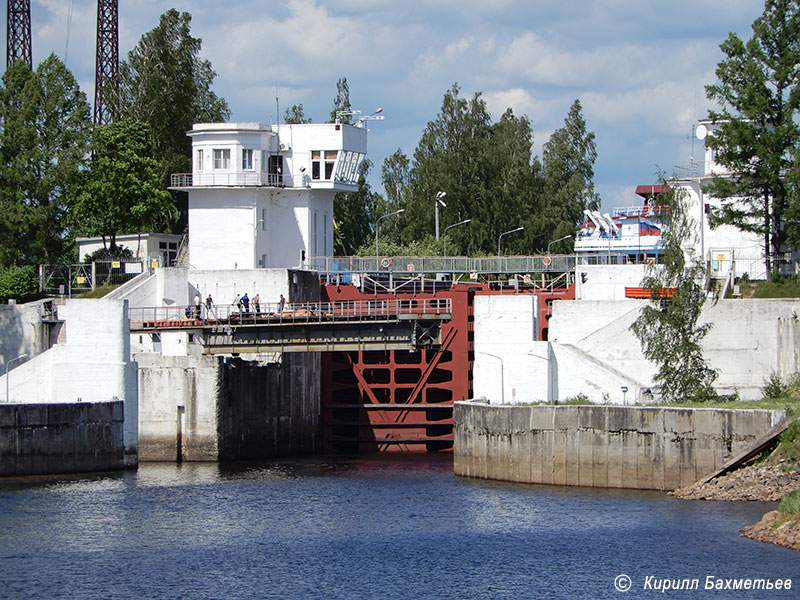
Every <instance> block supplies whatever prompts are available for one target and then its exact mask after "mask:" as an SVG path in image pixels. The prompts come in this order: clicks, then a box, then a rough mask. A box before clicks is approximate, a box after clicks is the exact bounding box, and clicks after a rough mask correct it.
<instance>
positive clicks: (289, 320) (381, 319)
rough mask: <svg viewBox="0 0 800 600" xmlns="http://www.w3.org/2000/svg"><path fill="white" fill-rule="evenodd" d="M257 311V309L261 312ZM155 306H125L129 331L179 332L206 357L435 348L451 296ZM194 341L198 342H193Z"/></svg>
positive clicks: (446, 315) (437, 346) (448, 310)
mask: <svg viewBox="0 0 800 600" xmlns="http://www.w3.org/2000/svg"><path fill="white" fill-rule="evenodd" d="M262 308H263V311H262V310H261V309H262ZM250 309H252V310H237V309H236V308H235V307H232V306H227V305H226V306H214V307H211V308H210V309H209V308H207V307H206V306H201V307H200V308H199V309H198V308H197V307H195V306H157V307H141V308H131V309H130V310H129V314H128V316H129V319H130V329H131V333H161V332H165V331H186V332H189V333H192V334H194V335H195V336H198V337H196V341H198V342H199V343H200V344H202V346H203V352H204V353H205V354H232V355H235V354H241V353H262V352H330V351H334V350H342V351H368V350H382V351H387V350H412V351H413V350H420V349H431V350H435V349H438V348H439V347H440V346H441V342H442V340H441V329H442V323H443V322H445V321H449V320H450V319H451V318H452V300H451V299H450V298H425V299H403V300H398V299H374V300H350V301H342V302H299V303H292V304H286V305H285V306H278V305H276V304H263V305H260V306H258V307H256V306H254V305H251V306H250ZM198 338H199V339H198Z"/></svg>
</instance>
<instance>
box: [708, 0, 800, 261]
mask: <svg viewBox="0 0 800 600" xmlns="http://www.w3.org/2000/svg"><path fill="white" fill-rule="evenodd" d="M720 48H721V49H722V51H723V53H724V54H725V56H726V58H725V59H724V60H722V61H721V62H720V63H719V65H718V66H717V70H716V75H717V79H718V83H716V84H715V85H709V86H707V87H706V95H707V96H708V98H709V99H710V100H715V101H716V102H718V103H719V104H720V105H721V106H722V109H721V110H720V111H712V112H710V117H711V118H712V119H713V120H714V121H715V122H716V123H717V124H718V128H717V129H716V130H715V131H714V134H713V135H712V136H709V138H708V139H707V140H706V144H707V145H709V146H710V147H711V148H713V149H714V152H715V157H716V158H715V159H716V161H717V162H718V163H720V164H721V165H723V166H725V167H727V170H728V171H730V173H731V174H732V175H731V176H729V177H727V176H726V177H714V179H713V181H712V183H711V184H710V185H709V186H707V188H706V190H707V192H708V193H711V194H713V195H714V196H717V197H718V198H722V199H725V202H724V203H723V205H722V208H721V210H719V211H715V212H713V213H712V214H711V216H710V221H711V224H712V225H719V224H722V223H728V224H731V225H734V226H735V227H737V228H739V229H740V230H742V231H748V232H753V233H756V234H760V235H761V236H762V238H763V240H764V241H763V244H764V253H765V262H766V268H767V272H768V273H771V272H772V270H773V261H774V258H775V256H776V254H777V253H778V252H779V251H780V249H781V246H782V245H783V244H784V242H786V240H787V232H788V237H789V239H791V240H792V241H795V242H797V241H800V229H799V227H800V225H798V224H799V223H800V221H798V219H797V218H796V217H797V216H798V215H800V207H799V206H798V197H797V186H796V185H792V183H791V180H792V177H794V179H795V180H796V179H797V177H798V162H797V154H796V152H797V148H798V146H800V128H798V125H797V123H796V120H795V116H796V114H797V111H798V110H799V109H800V86H799V85H798V83H800V70H798V69H797V65H798V63H800V5H798V3H797V2H796V0H766V2H765V3H764V12H763V13H762V15H761V16H760V17H759V18H758V19H756V21H755V22H754V23H753V37H752V38H750V40H748V41H747V42H743V41H742V40H741V39H739V37H738V36H736V34H734V33H731V34H730V35H729V36H728V39H727V40H725V42H723V43H722V45H721V46H720ZM795 183H797V182H796V181H795ZM787 211H788V212H789V213H790V214H793V215H794V217H795V218H791V219H789V220H786V215H787ZM784 225H785V226H786V227H785V228H784Z"/></svg>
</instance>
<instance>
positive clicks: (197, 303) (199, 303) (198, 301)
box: [194, 292, 203, 319]
mask: <svg viewBox="0 0 800 600" xmlns="http://www.w3.org/2000/svg"><path fill="white" fill-rule="evenodd" d="M202 309H203V299H202V298H200V292H197V293H196V294H195V295H194V318H195V319H199V318H200V313H201V311H202Z"/></svg>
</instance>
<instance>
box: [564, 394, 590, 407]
mask: <svg viewBox="0 0 800 600" xmlns="http://www.w3.org/2000/svg"><path fill="white" fill-rule="evenodd" d="M556 404H558V405H562V406H585V405H587V404H593V402H591V401H590V400H589V396H587V395H586V394H584V393H583V392H580V393H578V394H577V395H576V396H570V397H569V398H565V399H564V401H563V402H556Z"/></svg>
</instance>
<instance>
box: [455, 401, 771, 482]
mask: <svg viewBox="0 0 800 600" xmlns="http://www.w3.org/2000/svg"><path fill="white" fill-rule="evenodd" d="M453 412H454V422H455V423H454V438H455V442H454V463H453V464H454V472H455V474H456V475H463V476H466V477H481V478H486V479H501V480H506V481H517V482H524V483H546V484H554V485H576V486H588V487H616V488H638V489H656V490H673V489H676V488H678V487H681V486H686V485H690V484H692V483H694V482H695V481H697V480H698V479H700V478H701V477H703V476H705V475H707V474H709V473H711V472H713V471H714V470H715V469H718V468H720V467H721V466H722V465H723V464H724V463H725V462H726V461H727V460H728V459H730V458H731V457H732V455H733V454H735V453H737V452H739V451H741V450H743V449H744V448H746V447H747V446H748V445H749V444H750V443H752V442H753V441H754V440H756V439H757V438H758V437H760V436H761V435H763V434H764V433H766V432H767V431H768V430H769V429H771V428H772V427H773V426H774V425H776V424H777V423H778V422H779V421H780V420H781V419H782V418H783V417H784V416H785V412H784V411H767V410H714V409H678V408H645V407H615V406H490V405H487V404H483V403H478V402H456V403H455V406H454V411H453Z"/></svg>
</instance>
